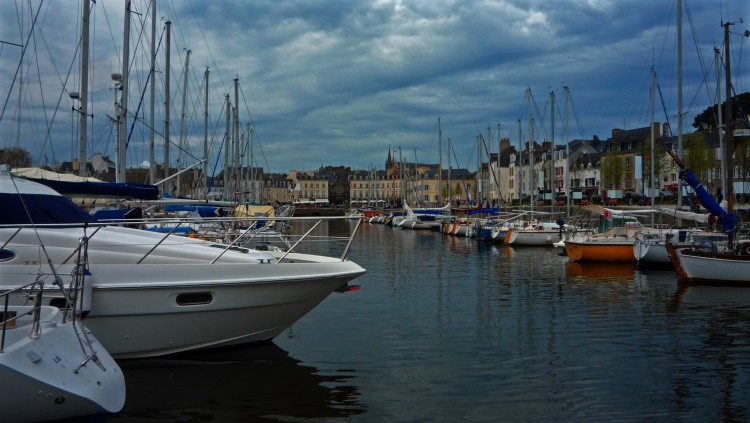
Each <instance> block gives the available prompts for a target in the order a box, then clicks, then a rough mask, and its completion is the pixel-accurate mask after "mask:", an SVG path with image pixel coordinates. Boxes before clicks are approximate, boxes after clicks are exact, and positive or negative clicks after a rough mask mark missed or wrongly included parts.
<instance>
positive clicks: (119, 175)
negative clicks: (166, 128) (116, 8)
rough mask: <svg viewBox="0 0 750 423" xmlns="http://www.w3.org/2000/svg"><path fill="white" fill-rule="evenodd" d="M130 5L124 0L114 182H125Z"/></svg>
mask: <svg viewBox="0 0 750 423" xmlns="http://www.w3.org/2000/svg"><path fill="white" fill-rule="evenodd" d="M130 6H131V0H125V30H124V34H123V43H122V81H121V85H120V86H121V89H122V94H120V120H119V124H120V134H119V139H118V141H117V162H116V165H117V172H116V173H115V182H125V146H126V144H127V140H128V79H129V76H128V71H129V68H130V10H131V9H130Z"/></svg>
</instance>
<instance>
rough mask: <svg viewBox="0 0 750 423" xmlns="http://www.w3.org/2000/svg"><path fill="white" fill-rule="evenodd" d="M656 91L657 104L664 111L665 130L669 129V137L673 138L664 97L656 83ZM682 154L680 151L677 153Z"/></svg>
mask: <svg viewBox="0 0 750 423" xmlns="http://www.w3.org/2000/svg"><path fill="white" fill-rule="evenodd" d="M656 90H657V91H659V102H660V103H661V108H662V110H663V111H664V120H666V121H667V128H669V136H670V137H674V133H672V124H670V123H669V115H668V114H667V106H666V105H665V104H664V96H663V95H662V93H661V85H659V83H658V82H657V83H656ZM679 153H680V154H682V151H680V152H679Z"/></svg>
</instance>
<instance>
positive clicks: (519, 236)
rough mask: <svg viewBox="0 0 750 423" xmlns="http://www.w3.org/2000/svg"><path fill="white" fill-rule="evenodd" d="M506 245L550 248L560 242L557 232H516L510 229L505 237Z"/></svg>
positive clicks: (532, 230) (558, 232)
mask: <svg viewBox="0 0 750 423" xmlns="http://www.w3.org/2000/svg"><path fill="white" fill-rule="evenodd" d="M505 240H506V243H507V244H510V245H512V246H517V245H527V246H552V244H553V243H555V242H557V241H559V240H560V231H559V230H534V229H531V230H516V229H511V230H509V231H508V234H507V235H506V237H505Z"/></svg>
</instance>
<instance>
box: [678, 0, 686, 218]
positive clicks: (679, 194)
mask: <svg viewBox="0 0 750 423" xmlns="http://www.w3.org/2000/svg"><path fill="white" fill-rule="evenodd" d="M677 151H679V152H680V154H682V155H684V154H685V152H684V151H682V0H677ZM681 206H682V183H680V187H679V191H677V208H680V207H681ZM680 222H681V219H679V218H678V219H677V223H678V225H679V224H680Z"/></svg>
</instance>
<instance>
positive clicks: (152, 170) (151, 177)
mask: <svg viewBox="0 0 750 423" xmlns="http://www.w3.org/2000/svg"><path fill="white" fill-rule="evenodd" d="M155 71H156V0H152V1H151V70H150V72H151V75H150V77H149V85H150V87H149V88H150V89H151V93H150V94H151V95H150V99H149V104H150V105H149V119H148V121H149V123H150V125H149V133H148V182H149V183H150V184H153V183H154V182H156V163H154V161H155V160H156V158H155V153H154V133H155V131H154V125H155V124H156V121H155V117H154V105H155V101H156V72H155Z"/></svg>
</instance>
